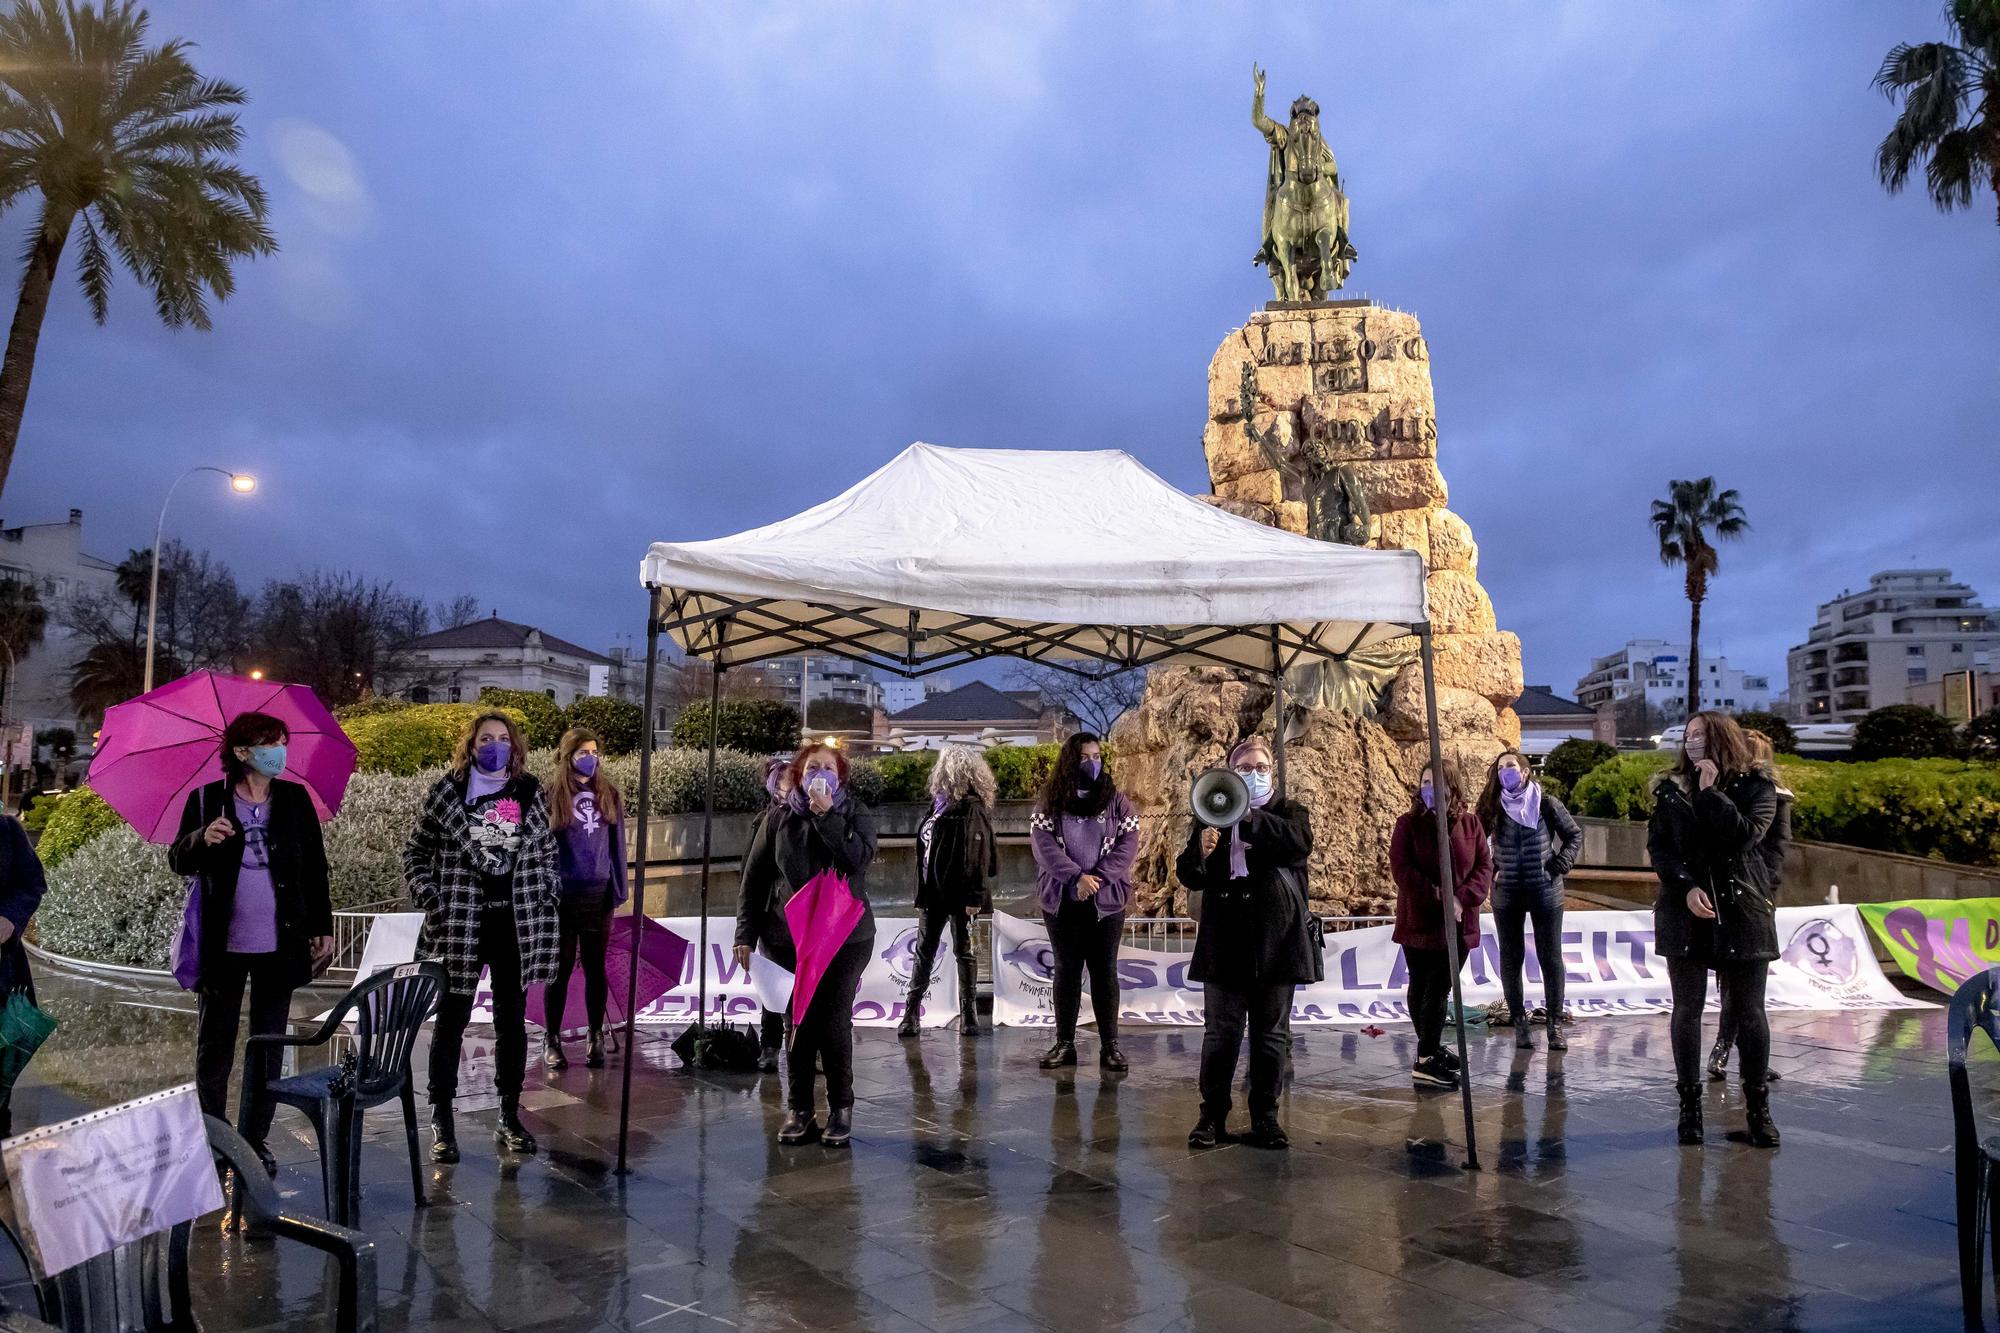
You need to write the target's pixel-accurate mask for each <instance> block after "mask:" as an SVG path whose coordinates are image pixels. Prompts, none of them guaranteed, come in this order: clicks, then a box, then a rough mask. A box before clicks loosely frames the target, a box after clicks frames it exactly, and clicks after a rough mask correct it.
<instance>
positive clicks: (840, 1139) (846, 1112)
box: [820, 1106, 854, 1148]
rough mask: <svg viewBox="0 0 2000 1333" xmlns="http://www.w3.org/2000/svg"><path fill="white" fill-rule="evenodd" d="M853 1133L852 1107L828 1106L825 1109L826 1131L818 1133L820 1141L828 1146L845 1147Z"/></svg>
mask: <svg viewBox="0 0 2000 1333" xmlns="http://www.w3.org/2000/svg"><path fill="white" fill-rule="evenodd" d="M853 1133H854V1108H853V1107H851V1106H829V1107H828V1108H827V1110H826V1133H824V1134H822V1135H820V1142H821V1143H824V1144H825V1145H826V1146H827V1147H829V1148H845V1147H846V1146H847V1140H848V1138H849V1136H851V1135H852V1134H853Z"/></svg>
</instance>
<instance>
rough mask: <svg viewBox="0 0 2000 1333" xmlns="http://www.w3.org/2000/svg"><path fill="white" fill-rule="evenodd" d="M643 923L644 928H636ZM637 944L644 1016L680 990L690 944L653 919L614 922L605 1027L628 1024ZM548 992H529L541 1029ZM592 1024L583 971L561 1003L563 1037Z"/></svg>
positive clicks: (531, 1012) (607, 954)
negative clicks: (636, 945)
mask: <svg viewBox="0 0 2000 1333" xmlns="http://www.w3.org/2000/svg"><path fill="white" fill-rule="evenodd" d="M635 921H643V922H645V925H644V927H643V928H641V927H639V926H636V925H634V922H635ZM634 939H637V940H638V942H639V990H638V995H639V1003H638V1010H639V1012H640V1013H644V1012H645V1011H646V1006H647V1005H649V1004H651V1003H652V1002H653V1001H655V1000H657V999H659V998H660V997H661V996H662V995H665V994H667V993H668V992H669V991H671V990H673V989H674V988H675V987H676V986H678V985H680V984H681V969H682V968H683V967H685V966H686V965H687V956H688V949H689V947H690V946H689V944H688V942H687V941H686V940H684V939H682V938H681V937H680V936H679V935H676V934H675V933H674V932H673V931H671V930H668V929H667V928H666V927H665V926H663V925H661V924H660V923H659V922H657V921H654V920H652V919H651V918H650V917H630V916H621V917H615V918H613V919H612V922H611V934H610V939H609V942H608V943H607V944H606V945H605V949H604V970H605V973H606V974H607V975H606V979H607V980H608V981H609V982H610V983H611V985H610V987H609V996H608V998H607V1001H606V1003H605V1006H604V1021H605V1022H606V1023H607V1024H622V1023H623V1022H624V1021H625V1013H626V999H627V993H628V992H629V991H631V989H632V942H633V940H634ZM547 996H548V987H546V986H530V987H528V1021H529V1022H531V1023H534V1024H536V1025H537V1026H538V1027H547V1026H548V1025H549V1014H548V1004H547ZM588 1022H589V1012H588V1011H587V1010H586V1009H585V1007H584V997H583V969H582V968H577V969H576V970H575V971H573V972H571V973H570V974H569V990H568V992H567V994H566V997H565V999H564V1000H563V1023H564V1024H565V1028H564V1030H565V1031H572V1032H573V1031H575V1030H576V1029H577V1028H580V1027H583V1026H584V1025H585V1024H586V1023H588Z"/></svg>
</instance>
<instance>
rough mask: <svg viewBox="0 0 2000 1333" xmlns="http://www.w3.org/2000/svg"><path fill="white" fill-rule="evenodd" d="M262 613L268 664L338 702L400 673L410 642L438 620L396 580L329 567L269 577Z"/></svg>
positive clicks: (261, 641) (261, 639)
mask: <svg viewBox="0 0 2000 1333" xmlns="http://www.w3.org/2000/svg"><path fill="white" fill-rule="evenodd" d="M257 620H258V626H257V636H256V640H257V647H256V652H257V654H258V657H259V660H260V661H262V662H263V664H264V669H265V670H266V671H267V672H269V673H270V674H271V675H272V676H273V677H275V678H277V679H280V680H289V681H293V682H295V683H297V684H301V685H309V686H311V687H312V689H313V690H314V692H315V693H317V694H318V695H319V697H320V698H321V699H323V700H325V701H326V702H327V703H328V704H333V705H337V704H343V703H348V702H351V701H352V700H354V699H357V698H360V697H361V696H362V695H364V694H368V693H371V692H372V691H373V690H374V688H375V683H376V681H377V680H380V679H382V678H384V677H389V676H395V675H397V674H398V672H399V670H400V669H401V668H402V667H403V666H404V665H406V661H407V652H408V648H409V645H410V643H411V642H412V641H413V640H415V639H418V638H421V637H422V636H423V635H424V633H425V632H426V631H428V630H429V628H430V613H429V611H427V610H426V609H425V607H424V604H423V602H422V601H421V600H420V599H418V598H415V597H411V596H408V595H406V594H404V593H402V592H400V591H398V590H397V589H396V586H395V585H394V584H392V583H389V582H387V581H384V580H375V581H370V580H367V579H363V578H362V577H361V576H359V575H357V574H345V573H342V574H335V573H327V572H325V571H321V570H314V571H312V572H310V573H307V574H302V575H300V576H299V577H298V578H295V579H290V580H286V581H283V582H278V581H273V582H271V583H267V584H265V585H264V591H263V593H262V594H261V595H260V596H259V597H258V602H257Z"/></svg>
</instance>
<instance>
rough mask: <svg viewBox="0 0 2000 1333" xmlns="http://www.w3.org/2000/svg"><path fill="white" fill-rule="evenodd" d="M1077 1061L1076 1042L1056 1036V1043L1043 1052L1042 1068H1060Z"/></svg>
mask: <svg viewBox="0 0 2000 1333" xmlns="http://www.w3.org/2000/svg"><path fill="white" fill-rule="evenodd" d="M1075 1063H1076V1043H1075V1042H1073V1041H1064V1040H1063V1039H1062V1038H1061V1037H1057V1038H1056V1044H1055V1045H1053V1046H1051V1047H1049V1049H1048V1050H1047V1051H1045V1052H1043V1054H1042V1068H1044V1069H1060V1068H1062V1067H1063V1066H1064V1065H1073V1064H1075Z"/></svg>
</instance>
